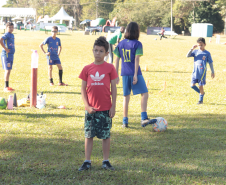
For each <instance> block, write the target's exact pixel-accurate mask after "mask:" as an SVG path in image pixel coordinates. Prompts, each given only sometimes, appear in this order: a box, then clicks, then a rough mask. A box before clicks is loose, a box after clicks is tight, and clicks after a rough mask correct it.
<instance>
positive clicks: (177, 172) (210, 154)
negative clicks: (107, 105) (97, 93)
mask: <svg viewBox="0 0 226 185" xmlns="http://www.w3.org/2000/svg"><path fill="white" fill-rule="evenodd" d="M46 116H48V115H46ZM159 116H161V117H164V118H166V119H167V120H168V123H169V127H168V128H169V129H168V130H167V131H166V132H162V133H157V132H153V131H152V128H151V125H148V126H147V127H145V128H142V127H140V123H139V128H138V127H137V125H136V124H138V123H132V124H131V126H132V128H131V129H132V130H130V128H129V129H127V130H119V131H117V132H116V131H114V132H112V142H111V152H110V160H111V161H112V164H113V165H114V167H115V168H116V171H115V172H111V173H108V172H103V171H101V170H100V169H101V167H97V166H98V165H99V166H101V161H102V152H101V150H102V146H101V140H95V141H94V148H93V153H92V161H93V162H92V165H93V166H94V170H92V171H91V172H85V173H81V174H79V173H77V168H78V167H79V166H80V165H81V163H82V162H83V160H84V142H83V141H82V140H80V139H81V138H82V139H83V138H84V137H83V135H82V136H81V134H83V130H82V129H81V131H78V132H76V131H75V134H74V138H73V139H64V138H51V135H49V137H46V138H40V137H39V138H31V137H29V138H28V137H26V136H23V135H20V134H18V137H15V136H14V137H10V136H5V137H4V138H2V139H1V141H0V150H1V151H3V153H2V155H1V158H0V162H1V166H0V171H1V173H2V176H3V179H4V177H5V181H3V182H4V183H5V184H7V183H8V182H14V183H19V182H27V184H31V183H38V182H39V183H40V182H43V183H44V182H45V183H44V184H47V183H49V182H52V183H54V182H55V183H57V184H63V182H64V183H68V182H69V181H68V179H69V180H70V182H74V183H75V182H77V183H78V182H79V183H84V184H86V183H85V182H86V181H87V184H101V183H100V182H102V184H107V183H106V182H109V179H110V182H111V183H110V184H149V183H150V181H151V182H152V183H154V184H157V183H158V184H159V182H162V183H166V182H168V179H169V178H171V181H170V182H174V184H175V183H176V182H178V183H179V182H181V181H182V180H184V178H188V177H189V178H191V180H192V179H193V180H194V181H192V182H202V180H203V179H204V180H205V179H207V182H211V179H216V178H217V180H221V181H219V182H223V179H224V178H225V173H226V168H225V162H224V160H225V156H224V155H223V154H225V146H226V142H225V135H226V129H223V128H225V121H226V116H225V115H218V114H197V115H189V114H187V115H162V114H160V115H159ZM137 117H139V116H137ZM59 118H61V117H60V116H59ZM118 124H121V123H116V125H118ZM136 128H137V129H136ZM59 137H60V136H59ZM79 138H80V139H79ZM99 163H100V164H99ZM102 173H104V174H105V175H103V174H102ZM9 174H10V175H9ZM122 174H123V175H122ZM6 177H8V178H6ZM157 177H158V178H157ZM165 177H167V178H165ZM125 179H126V180H125ZM7 180H8V181H7ZM13 180H14V181H13ZM39 180H42V181H39ZM177 180H178V181H177ZM88 182H89V183H88ZM97 182H99V183H97ZM134 182H137V183H134ZM214 182H215V181H214ZM216 182H217V181H216ZM216 184H221V183H216Z"/></svg>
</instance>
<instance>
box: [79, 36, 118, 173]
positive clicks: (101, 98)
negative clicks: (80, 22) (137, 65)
mask: <svg viewBox="0 0 226 185" xmlns="http://www.w3.org/2000/svg"><path fill="white" fill-rule="evenodd" d="M108 47H109V45H108V42H107V41H106V39H105V38H104V37H99V38H98V39H97V40H96V41H95V43H94V46H93V55H94V58H95V60H94V62H93V63H92V64H90V65H87V66H85V67H84V68H83V70H82V72H81V74H80V75H79V78H81V79H82V90H81V93H82V99H83V102H84V104H85V109H86V111H85V158H86V160H85V161H84V163H83V165H82V166H81V167H80V168H79V171H83V170H88V169H90V168H91V160H90V157H91V152H92V148H93V138H94V137H95V136H97V138H99V139H103V145H102V146H103V158H104V160H103V163H102V168H104V169H107V170H114V168H113V167H112V166H111V164H110V162H109V160H108V157H109V153H110V129H111V127H112V118H113V117H114V116H115V107H116V95H117V89H116V79H117V78H118V75H117V72H116V70H115V67H114V66H113V65H112V64H109V63H106V62H105V61H104V57H106V56H107V55H108ZM111 99H112V101H111Z"/></svg>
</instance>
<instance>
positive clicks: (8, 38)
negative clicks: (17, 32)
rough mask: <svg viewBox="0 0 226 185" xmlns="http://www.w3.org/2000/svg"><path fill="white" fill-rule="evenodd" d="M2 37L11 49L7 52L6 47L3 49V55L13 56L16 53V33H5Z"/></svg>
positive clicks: (6, 45)
mask: <svg viewBox="0 0 226 185" xmlns="http://www.w3.org/2000/svg"><path fill="white" fill-rule="evenodd" d="M2 38H3V39H4V40H3V44H4V45H5V47H6V48H8V49H10V52H9V53H7V52H6V51H5V49H4V48H3V49H2V56H6V57H7V58H13V55H14V53H15V45H14V35H13V34H12V33H9V32H7V33H5V34H4V35H3V36H2Z"/></svg>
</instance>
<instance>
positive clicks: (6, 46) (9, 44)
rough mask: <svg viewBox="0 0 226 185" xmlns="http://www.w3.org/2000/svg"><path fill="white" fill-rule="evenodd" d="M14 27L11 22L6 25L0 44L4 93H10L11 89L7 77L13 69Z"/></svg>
mask: <svg viewBox="0 0 226 185" xmlns="http://www.w3.org/2000/svg"><path fill="white" fill-rule="evenodd" d="M13 30H14V25H13V23H12V22H8V23H7V24H6V33H5V34H4V35H3V36H2V37H1V40H0V44H1V46H2V54H1V60H2V67H3V69H4V70H5V77H4V79H5V88H4V92H12V91H14V89H13V88H11V87H9V76H10V72H11V70H12V67H13V59H14V53H15V45H14V40H15V39H14V35H13V34H12V33H13Z"/></svg>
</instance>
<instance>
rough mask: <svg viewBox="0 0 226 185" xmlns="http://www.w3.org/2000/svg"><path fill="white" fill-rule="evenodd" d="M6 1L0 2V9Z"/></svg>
mask: <svg viewBox="0 0 226 185" xmlns="http://www.w3.org/2000/svg"><path fill="white" fill-rule="evenodd" d="M6 1H7V0H0V8H1V7H2V6H3V5H5V4H6Z"/></svg>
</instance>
